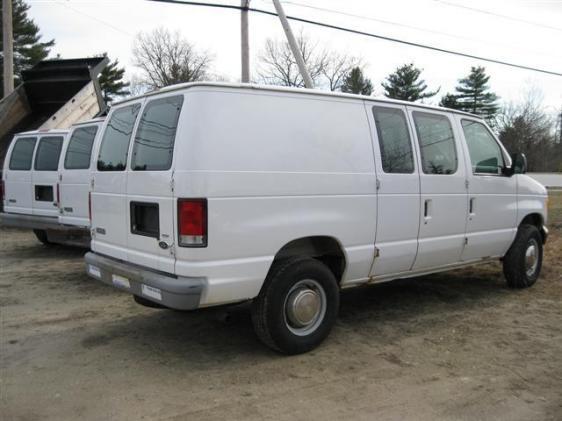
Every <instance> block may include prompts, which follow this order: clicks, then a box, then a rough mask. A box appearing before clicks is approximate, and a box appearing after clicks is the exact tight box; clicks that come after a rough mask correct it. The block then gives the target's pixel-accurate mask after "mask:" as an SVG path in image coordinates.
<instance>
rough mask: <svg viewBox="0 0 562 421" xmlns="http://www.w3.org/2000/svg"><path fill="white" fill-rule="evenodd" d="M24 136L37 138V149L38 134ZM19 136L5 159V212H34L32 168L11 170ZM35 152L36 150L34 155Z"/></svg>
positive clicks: (11, 145) (3, 178)
mask: <svg viewBox="0 0 562 421" xmlns="http://www.w3.org/2000/svg"><path fill="white" fill-rule="evenodd" d="M21 137H22V138H24V137H33V138H35V139H36V140H35V149H37V139H38V137H37V136H33V135H23V136H21ZM17 139H18V137H16V138H14V140H12V143H11V144H10V147H9V148H8V151H7V153H6V158H5V160H4V173H3V176H2V180H4V197H5V201H4V212H8V213H23V214H28V215H31V214H32V209H33V189H32V186H31V169H30V170H29V171H24V170H10V159H11V155H12V151H13V149H14V146H15V144H16V141H17ZM34 154H35V150H34V152H33V155H34ZM31 168H33V158H32V160H31Z"/></svg>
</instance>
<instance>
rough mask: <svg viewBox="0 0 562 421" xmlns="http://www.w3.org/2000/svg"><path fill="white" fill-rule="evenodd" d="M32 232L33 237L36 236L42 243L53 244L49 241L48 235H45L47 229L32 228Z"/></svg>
mask: <svg viewBox="0 0 562 421" xmlns="http://www.w3.org/2000/svg"><path fill="white" fill-rule="evenodd" d="M33 234H35V237H37V239H38V240H39V241H41V242H42V243H43V244H45V245H46V246H50V245H51V244H53V243H51V242H50V241H49V237H48V236H47V231H45V230H33Z"/></svg>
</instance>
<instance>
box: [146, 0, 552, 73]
mask: <svg viewBox="0 0 562 421" xmlns="http://www.w3.org/2000/svg"><path fill="white" fill-rule="evenodd" d="M147 1H153V2H159V3H170V4H182V5H188V6H204V7H213V8H220V9H232V10H242V7H240V6H234V5H230V4H220V3H204V2H196V1H187V0H147ZM248 10H249V11H251V12H254V13H260V14H263V15H269V16H277V13H275V12H270V11H268V10H264V9H257V8H254V7H250V8H248ZM287 19H289V20H292V21H295V22H301V23H306V24H309V25H314V26H320V27H323V28H329V29H333V30H337V31H342V32H347V33H350V34H355V35H363V36H367V37H371V38H377V39H380V40H383V41H390V42H396V43H399V44H403V45H409V46H411V47H417V48H423V49H426V50H431V51H437V52H440V53H445V54H450V55H456V56H459V57H466V58H471V59H475V60H480V61H485V62H488V63H495V64H501V65H503V66H509V67H514V68H518V69H523V70H530V71H533V72H539V73H545V74H549V75H554V76H562V73H560V72H555V71H552V70H546V69H540V68H537V67H531V66H525V65H522V64H516V63H510V62H507V61H503V60H496V59H492V58H487V57H481V56H476V55H473V54H468V53H463V52H460V51H454V50H448V49H445V48H439V47H434V46H431V45H427V44H421V43H418V42H412V41H406V40H403V39H399V38H392V37H387V36H384V35H379V34H374V33H371V32H365V31H359V30H357V29H352V28H346V27H343V26H338V25H332V24H329V23H324V22H320V21H316V20H311V19H304V18H299V17H296V16H287Z"/></svg>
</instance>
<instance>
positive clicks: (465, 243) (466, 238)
mask: <svg viewBox="0 0 562 421" xmlns="http://www.w3.org/2000/svg"><path fill="white" fill-rule="evenodd" d="M464 245H465V246H466V245H468V237H464Z"/></svg>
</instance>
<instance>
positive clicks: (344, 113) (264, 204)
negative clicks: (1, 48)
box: [86, 83, 547, 354]
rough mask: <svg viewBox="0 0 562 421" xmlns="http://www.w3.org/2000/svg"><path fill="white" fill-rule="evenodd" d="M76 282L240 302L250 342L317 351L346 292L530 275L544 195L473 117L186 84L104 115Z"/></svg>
mask: <svg viewBox="0 0 562 421" xmlns="http://www.w3.org/2000/svg"><path fill="white" fill-rule="evenodd" d="M102 136H103V138H102V140H101V144H100V149H99V154H98V163H97V168H96V170H95V171H94V173H93V182H94V187H93V190H92V245H91V246H92V250H93V252H90V253H88V254H86V263H87V271H88V273H89V275H90V276H92V277H94V278H97V279H99V280H101V281H103V282H105V283H107V284H111V285H114V286H115V287H117V288H120V289H122V290H125V291H128V292H129V293H132V294H134V296H135V299H136V300H137V301H138V302H139V303H141V304H145V305H155V306H163V307H168V308H173V309H181V310H191V309H197V308H201V307H209V306H217V305H223V304H232V303H239V302H243V301H246V300H251V301H252V302H253V304H252V319H253V323H254V326H255V330H256V332H257V334H258V336H259V337H260V338H261V340H262V341H263V342H264V343H265V344H267V345H268V346H270V347H272V348H273V349H276V350H279V351H282V352H284V353H289V354H293V353H300V352H305V351H308V350H310V349H312V348H314V347H315V346H317V345H318V344H319V343H320V342H321V341H322V340H323V339H324V338H325V337H326V336H327V335H328V333H329V331H330V329H331V328H332V326H333V324H334V322H335V319H336V317H337V313H338V305H339V292H340V289H342V288H347V287H352V286H356V285H362V284H367V283H376V282H383V281H389V280H392V279H397V278H405V277H413V276H418V275H421V274H427V273H433V272H438V271H444V270H449V269H453V268H458V267H461V266H465V265H471V264H474V263H480V262H487V261H490V260H494V259H495V260H498V259H503V262H504V273H505V276H506V278H507V282H508V285H509V286H511V287H517V288H522V287H526V286H530V285H532V284H533V283H534V282H535V281H536V280H537V278H538V276H539V273H540V269H541V263H542V247H543V244H544V242H545V241H546V237H547V230H546V228H545V222H546V201H547V192H546V189H545V188H544V187H543V186H542V185H540V184H539V183H537V182H535V181H533V180H532V179H531V178H529V177H527V176H525V175H523V174H522V173H523V172H524V170H525V168H524V167H525V162H524V157H523V156H522V155H516V156H515V159H514V161H515V162H513V163H512V158H511V157H510V156H509V154H508V153H507V152H506V150H505V149H504V147H503V146H502V145H501V144H500V142H499V141H498V140H497V139H496V138H495V136H494V135H493V134H492V132H491V131H490V129H489V128H488V127H487V126H486V124H485V123H484V122H483V121H482V120H481V119H480V118H479V117H477V116H474V115H470V114H466V113H461V112H457V111H453V110H447V109H442V108H435V107H429V106H425V105H423V104H413V103H406V102H400V101H392V100H382V99H375V98H371V97H361V96H355V95H347V94H335V93H328V92H321V91H312V90H304V89H287V88H276V87H261V86H252V85H228V84H211V83H196V84H186V85H177V86H173V87H170V88H166V89H162V90H160V91H158V92H155V93H150V94H147V95H145V96H141V97H138V98H134V99H131V100H128V101H125V102H122V103H120V104H116V105H114V106H113V108H112V110H111V113H110V114H109V116H108V118H107V119H106V121H105V123H104V127H103V134H102Z"/></svg>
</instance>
